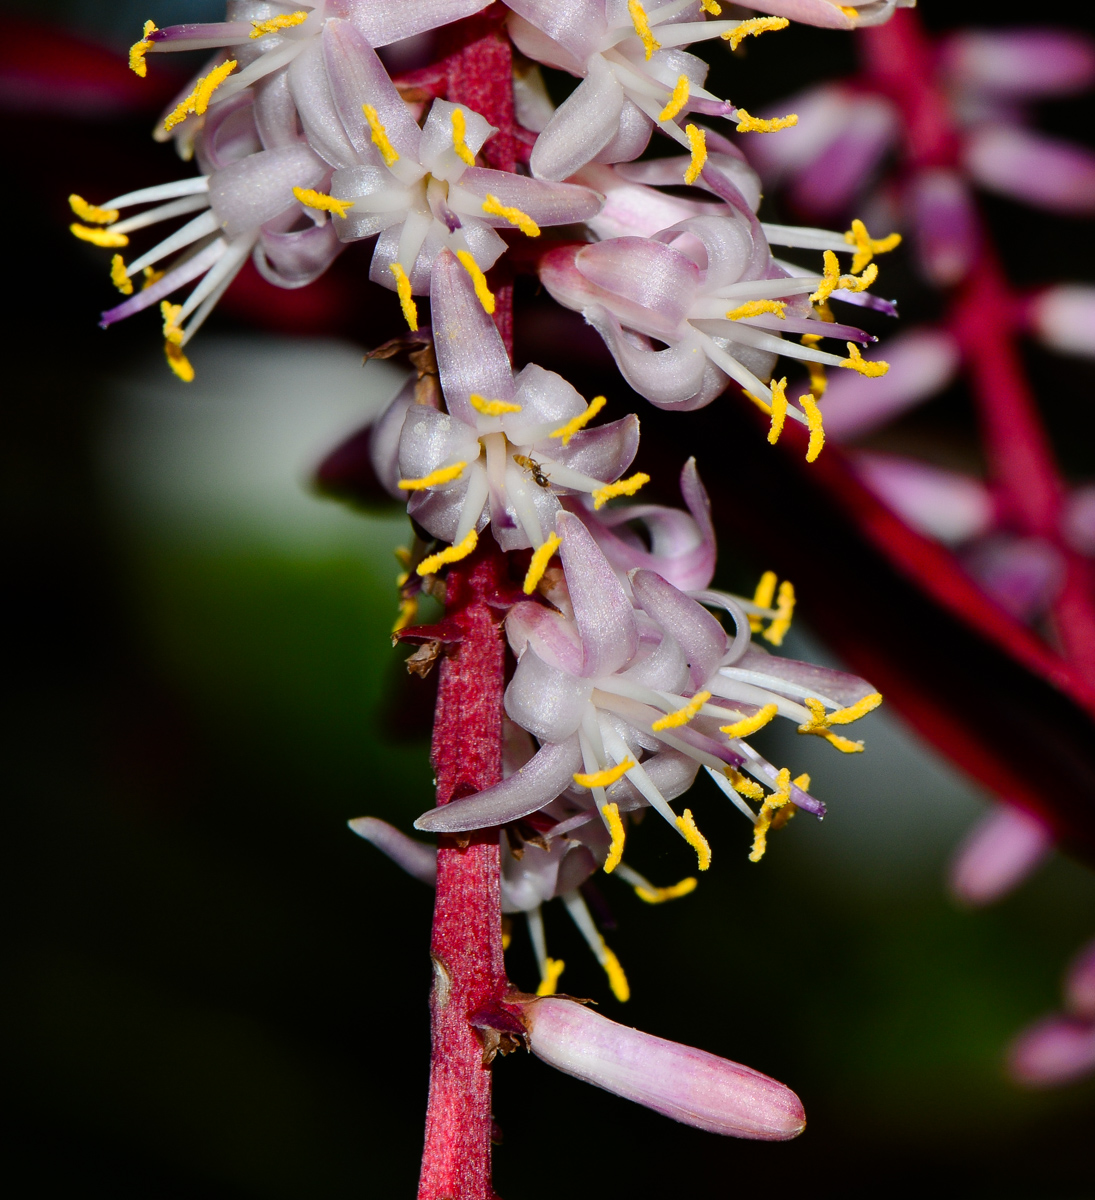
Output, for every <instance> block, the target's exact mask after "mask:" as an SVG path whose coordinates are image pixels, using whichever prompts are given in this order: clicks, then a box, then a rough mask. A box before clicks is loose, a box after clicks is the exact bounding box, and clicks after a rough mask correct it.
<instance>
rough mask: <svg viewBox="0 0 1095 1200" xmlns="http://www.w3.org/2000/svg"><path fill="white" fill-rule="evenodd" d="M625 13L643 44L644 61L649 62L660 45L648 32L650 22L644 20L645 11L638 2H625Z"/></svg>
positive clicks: (630, 0)
mask: <svg viewBox="0 0 1095 1200" xmlns="http://www.w3.org/2000/svg"><path fill="white" fill-rule="evenodd" d="M627 12H628V15H629V16H630V17H631V24H632V25H634V26H635V32H636V33H637V34H638V36H639V40H640V41H641V42H642V44H643V49H644V50H645V51H646V61H647V62H649V61H650V59H651V58H652V57H653V54H654V51H655V50H660V49H661V48H662V44H661V42H659V41H656V40H655V38H654V35H653V34H652V33H651V32H650V22H649V21H648V20H647V18H646V9H645V8H643V6H642V5H641V4H640V3H639V0H627Z"/></svg>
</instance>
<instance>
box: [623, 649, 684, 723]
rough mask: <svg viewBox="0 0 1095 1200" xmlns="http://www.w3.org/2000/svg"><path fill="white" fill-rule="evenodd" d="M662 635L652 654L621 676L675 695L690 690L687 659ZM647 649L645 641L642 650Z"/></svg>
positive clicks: (634, 664)
mask: <svg viewBox="0 0 1095 1200" xmlns="http://www.w3.org/2000/svg"><path fill="white" fill-rule="evenodd" d="M655 628H657V627H655ZM659 633H660V640H659V641H658V643H657V645H656V646H654V648H653V649H652V650H651V651H650V653H649V654H647V655H646V657H645V658H641V659H639V660H638V661H637V662H634V663H632V664H631V666H630V667H628V668H627V670H626V671H621V672H620V675H621V677H622V678H624V679H627V680H630V681H632V682H633V683H638V684H641V685H642V686H643V687H649V688H654V689H655V690H657V691H665V692H673V693H674V694H676V693H678V692H682V691H684V689H685V688H687V687H688V683H689V672H688V660H687V659H686V658H685V655H684V651H683V650H682V649H681V645H680V642H678V641H677V639H676V638H674V637H670V636H669V635H668V634H667V633H664V632H662V631H660V630H659ZM645 648H646V640H645V638H644V640H643V644H642V646H641V647H640V651H641V650H642V649H645ZM653 744H654V746H657V745H658V742H657V741H654V743H653Z"/></svg>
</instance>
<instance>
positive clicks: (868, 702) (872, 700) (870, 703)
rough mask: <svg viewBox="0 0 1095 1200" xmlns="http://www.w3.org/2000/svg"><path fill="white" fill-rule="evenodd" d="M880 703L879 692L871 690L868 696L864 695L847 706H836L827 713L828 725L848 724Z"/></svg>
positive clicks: (880, 695) (872, 710)
mask: <svg viewBox="0 0 1095 1200" xmlns="http://www.w3.org/2000/svg"><path fill="white" fill-rule="evenodd" d="M881 703H882V693H881V692H871V694H870V695H869V696H864V697H863V699H862V700H857V701H856V702H855V703H854V704H849V705H848V707H847V708H838V709H837V710H836V712H833V713H830V714H829V724H830V725H850V724H851V722H852V721H858V720H859V718H860V717H865V716H866V715H867V714H868V713H869V712H874V710H875V709H876V708H877V707H878V706H879V705H880V704H881Z"/></svg>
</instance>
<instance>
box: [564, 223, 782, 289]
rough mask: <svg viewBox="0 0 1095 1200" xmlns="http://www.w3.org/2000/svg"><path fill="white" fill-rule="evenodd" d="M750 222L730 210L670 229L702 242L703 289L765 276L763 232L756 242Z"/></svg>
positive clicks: (766, 259)
mask: <svg viewBox="0 0 1095 1200" xmlns="http://www.w3.org/2000/svg"><path fill="white" fill-rule="evenodd" d="M752 225H755V221H754V222H750V221H749V220H748V219H747V218H746V217H745V216H744V215H740V214H737V213H732V214H731V215H728V216H725V217H690V218H688V219H687V220H684V221H681V222H680V223H679V224H677V225H675V226H674V227H673V231H676V230H681V231H684V232H687V233H690V234H692V236H693V237H696V238H698V239H699V240H700V242H701V243H702V244H703V248H704V251H705V259H706V261H705V262H704V263H702V264H701V265H702V266H703V268H704V278H703V288H704V291H705V292H713V291H715V289H716V288H722V287H726V286H727V285H728V284H732V283H737V282H738V281H739V280H742V279H762V278H764V277H765V273H766V271H767V269H768V266H769V263H770V261H771V255H770V253H769V250H768V244H767V242H766V241H765V239H764V235H763V234H761V235H760V238H759V245H758V244H757V241H756V240H754V236H753V228H752ZM666 232H667V233H669V232H670V231H669V230H667V231H666ZM757 232H759V229H758V231H757ZM655 244H656V243H655ZM580 266H581V264H580V263H579V267H580Z"/></svg>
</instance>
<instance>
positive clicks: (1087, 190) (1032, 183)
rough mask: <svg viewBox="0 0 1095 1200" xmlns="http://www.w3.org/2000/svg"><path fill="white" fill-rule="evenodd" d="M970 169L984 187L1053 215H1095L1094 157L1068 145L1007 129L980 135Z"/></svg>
mask: <svg viewBox="0 0 1095 1200" xmlns="http://www.w3.org/2000/svg"><path fill="white" fill-rule="evenodd" d="M965 166H966V169H967V170H968V171H969V172H970V174H971V175H972V176H973V177H974V179H975V180H976V181H977V182H978V183H979V184H981V186H982V187H985V188H988V189H989V190H990V191H993V192H1001V193H1002V194H1003V195H1005V196H1010V197H1011V198H1012V199H1014V200H1021V201H1023V202H1024V203H1026V204H1033V205H1035V206H1036V207H1038V208H1045V209H1049V211H1050V212H1059V213H1067V214H1072V215H1076V216H1081V215H1084V214H1089V213H1093V212H1095V154H1093V153H1092V151H1090V150H1088V149H1086V148H1084V147H1081V146H1074V145H1072V144H1071V143H1069V142H1062V141H1058V140H1056V139H1054V138H1048V137H1045V136H1044V135H1043V134H1040V133H1033V132H1031V131H1030V130H1026V129H1019V128H1016V127H1013V126H1006V125H988V126H985V127H983V128H981V129H978V130H975V131H974V132H973V133H972V134H971V135H970V137H969V139H968V141H967V142H966V147H965Z"/></svg>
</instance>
